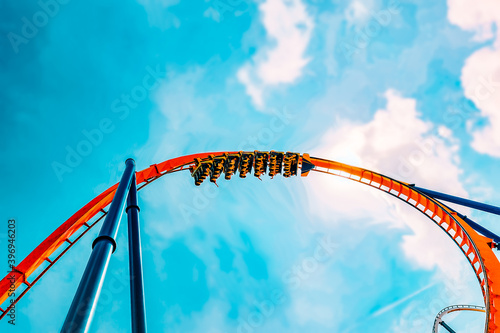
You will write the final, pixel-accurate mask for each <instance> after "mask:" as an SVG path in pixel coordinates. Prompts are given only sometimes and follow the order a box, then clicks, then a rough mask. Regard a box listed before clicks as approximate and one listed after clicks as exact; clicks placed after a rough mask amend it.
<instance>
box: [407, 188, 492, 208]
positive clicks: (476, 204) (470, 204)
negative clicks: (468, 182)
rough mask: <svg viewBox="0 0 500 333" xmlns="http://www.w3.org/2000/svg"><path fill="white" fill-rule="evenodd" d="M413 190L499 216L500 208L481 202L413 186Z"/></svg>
mask: <svg viewBox="0 0 500 333" xmlns="http://www.w3.org/2000/svg"><path fill="white" fill-rule="evenodd" d="M413 188H414V189H416V190H418V191H420V192H422V193H424V194H427V195H428V196H431V197H433V198H436V199H441V200H444V201H448V202H452V203H455V204H458V205H461V206H466V207H470V208H474V209H478V210H482V211H484V212H488V213H491V214H496V215H500V207H496V206H493V205H488V204H485V203H481V202H477V201H473V200H469V199H464V198H460V197H456V196H453V195H449V194H445V193H441V192H436V191H431V190H428V189H425V188H422V187H417V186H413Z"/></svg>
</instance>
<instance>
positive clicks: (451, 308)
mask: <svg viewBox="0 0 500 333" xmlns="http://www.w3.org/2000/svg"><path fill="white" fill-rule="evenodd" d="M456 311H475V312H486V309H485V308H484V306H477V305H451V306H447V307H445V308H444V309H443V310H441V311H439V313H438V314H437V316H436V319H435V320H434V326H433V329H432V333H438V329H439V324H441V323H442V322H443V317H444V316H445V315H447V314H449V313H452V312H456Z"/></svg>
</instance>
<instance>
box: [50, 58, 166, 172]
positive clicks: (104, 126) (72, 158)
mask: <svg viewBox="0 0 500 333" xmlns="http://www.w3.org/2000/svg"><path fill="white" fill-rule="evenodd" d="M145 70H146V75H145V76H144V77H143V79H142V81H141V84H138V85H136V86H134V87H133V88H132V89H131V90H130V91H129V92H128V93H123V94H121V96H120V97H119V98H116V99H115V100H114V101H113V102H112V103H111V112H112V113H114V114H116V115H117V117H118V120H120V121H123V120H125V119H126V118H128V116H129V115H130V113H131V111H132V110H133V109H135V108H137V107H138V106H139V105H140V103H141V102H143V101H145V100H146V98H147V97H148V96H149V92H150V91H151V90H153V89H155V88H157V87H158V86H159V85H160V82H161V81H162V80H163V78H164V77H165V74H166V73H165V72H164V71H161V70H160V66H159V65H157V66H156V69H153V68H152V67H150V66H147V67H146V69H145ZM116 125H117V121H116V120H113V119H112V118H108V117H106V118H103V119H101V120H100V121H99V124H98V125H97V127H95V128H92V129H90V130H87V129H84V130H82V131H81V134H82V136H83V139H82V140H80V141H79V142H78V143H77V144H76V145H75V146H73V147H72V146H70V145H67V146H66V147H65V149H66V158H65V160H64V162H59V161H53V162H52V164H51V165H52V170H54V173H55V174H56V176H57V179H58V180H59V182H62V181H63V176H64V175H65V174H66V173H71V172H73V170H74V169H75V168H76V167H78V166H79V165H80V164H81V163H82V162H83V159H84V158H85V157H87V156H89V155H90V154H92V152H93V151H94V149H95V148H96V147H98V146H99V145H101V144H102V142H103V141H104V138H105V136H106V135H109V134H110V133H112V132H113V131H114V130H115V129H116Z"/></svg>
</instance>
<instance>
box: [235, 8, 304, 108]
mask: <svg viewBox="0 0 500 333" xmlns="http://www.w3.org/2000/svg"><path fill="white" fill-rule="evenodd" d="M259 9H260V11H261V14H262V23H263V25H264V28H265V29H266V32H267V36H268V39H269V44H268V45H267V46H266V47H264V48H262V49H261V50H260V51H259V52H258V53H257V54H256V55H255V56H254V57H253V58H252V60H251V61H250V62H249V63H246V64H244V65H243V66H242V67H241V68H240V69H239V70H238V73H237V77H238V79H239V81H240V82H241V83H243V84H244V85H245V86H246V91H247V94H248V95H250V97H251V98H252V101H253V102H254V104H255V105H256V106H257V107H259V108H262V107H263V106H264V97H263V93H264V90H265V89H266V88H268V87H270V86H275V85H278V84H289V83H293V82H295V81H296V80H297V79H298V78H299V77H300V76H301V75H302V71H303V68H304V66H306V65H307V63H308V62H309V59H308V58H306V57H305V52H306V49H307V45H308V44H309V40H310V38H311V32H312V29H313V21H312V19H311V17H310V16H309V15H308V13H307V11H306V7H305V5H304V4H303V3H302V2H301V1H300V0H290V1H285V0H267V1H265V2H264V3H262V4H261V5H260V6H259Z"/></svg>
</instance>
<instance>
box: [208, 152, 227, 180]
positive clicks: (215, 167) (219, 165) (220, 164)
mask: <svg viewBox="0 0 500 333" xmlns="http://www.w3.org/2000/svg"><path fill="white" fill-rule="evenodd" d="M226 158H227V154H225V155H224V156H219V157H212V160H213V163H212V166H211V168H210V181H211V182H212V183H215V182H216V181H217V179H218V178H219V177H220V175H221V173H222V171H224V164H225V161H226Z"/></svg>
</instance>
